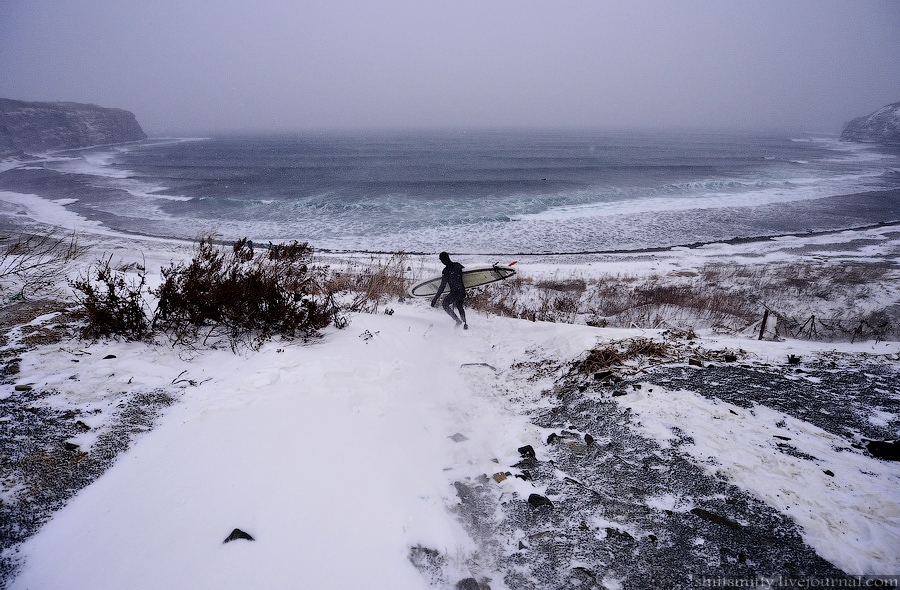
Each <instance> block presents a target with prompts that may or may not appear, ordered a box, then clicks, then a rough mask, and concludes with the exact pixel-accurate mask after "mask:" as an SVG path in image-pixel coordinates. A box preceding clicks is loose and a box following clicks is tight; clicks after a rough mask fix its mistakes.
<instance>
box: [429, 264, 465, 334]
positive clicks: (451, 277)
mask: <svg viewBox="0 0 900 590" xmlns="http://www.w3.org/2000/svg"><path fill="white" fill-rule="evenodd" d="M462 272H463V265H462V264H460V263H458V262H451V263H450V264H447V265H445V266H444V270H443V271H442V272H441V286H440V287H438V290H437V293H435V295H434V299H432V300H431V306H432V307H434V305H435V304H436V303H437V300H438V299H439V298H440V296H441V293H443V292H444V288H446V287H448V286H449V287H450V292H449V293H448V294H447V296H446V297H444V302H443V304H442V307H443V308H444V311H446V312H447V313H448V314H449V315H450V317H452V318H453V319H454V320H456V325H459V324H466V310H465V309H463V301H465V299H466V287H465V286H464V285H463V279H462ZM453 306H455V307H456V310H457V311H458V312H459V316H460V317H456V314H455V313H453ZM460 318H462V319H460ZM466 327H468V326H466Z"/></svg>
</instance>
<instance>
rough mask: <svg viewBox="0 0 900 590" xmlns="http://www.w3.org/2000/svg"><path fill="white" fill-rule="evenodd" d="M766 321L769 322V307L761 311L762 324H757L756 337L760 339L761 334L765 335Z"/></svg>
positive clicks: (761, 337)
mask: <svg viewBox="0 0 900 590" xmlns="http://www.w3.org/2000/svg"><path fill="white" fill-rule="evenodd" d="M768 322H769V309H768V308H766V310H765V311H764V312H763V319H762V324H760V326H759V338H758V339H759V340H762V339H763V336H765V334H766V324H767V323H768Z"/></svg>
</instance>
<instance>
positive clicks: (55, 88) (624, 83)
mask: <svg viewBox="0 0 900 590" xmlns="http://www.w3.org/2000/svg"><path fill="white" fill-rule="evenodd" d="M0 96H2V97H6V98H15V99H21V100H39V101H57V100H71V101H77V102H92V103H96V104H100V105H103V106H115V107H121V108H125V109H128V110H131V111H133V112H134V113H135V114H136V115H137V118H138V121H139V122H140V123H141V125H142V126H143V127H144V130H145V131H147V132H148V133H149V134H151V135H163V134H184V133H191V132H194V133H201V132H202V133H211V132H217V131H222V132H225V131H227V132H234V131H271V130H284V131H294V130H301V129H308V128H335V127H337V128H362V127H365V128H371V127H378V128H384V127H405V128H410V127H411V128H433V127H466V128H469V127H589V128H609V127H614V128H629V127H643V128H647V127H662V128H703V129H709V128H747V129H752V130H785V131H788V130H790V131H809V132H834V133H836V132H839V131H840V129H841V127H842V125H843V123H845V122H846V121H847V120H849V119H850V118H852V117H854V116H858V115H862V114H866V113H868V112H870V111H872V110H874V109H876V108H879V107H881V106H883V105H885V104H888V103H891V102H896V101H900V1H898V0H840V1H836V0H771V1H770V0H745V1H742V0H730V1H729V0H709V1H700V0H697V1H691V0H659V1H654V0H623V1H603V0H543V1H533V0H452V1H451V0H377V1H376V0H320V1H314V2H313V1H305V0H252V1H250V0H248V1H245V2H244V1H237V0H152V1H149V0H0Z"/></svg>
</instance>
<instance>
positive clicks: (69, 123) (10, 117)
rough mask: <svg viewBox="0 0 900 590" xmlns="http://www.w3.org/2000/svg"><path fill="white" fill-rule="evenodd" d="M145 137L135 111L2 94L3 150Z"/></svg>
mask: <svg viewBox="0 0 900 590" xmlns="http://www.w3.org/2000/svg"><path fill="white" fill-rule="evenodd" d="M146 138H147V135H146V134H145V133H144V131H143V130H142V129H141V126H140V125H139V124H138V122H137V120H136V119H135V117H134V114H133V113H130V112H128V111H125V110H122V109H110V108H104V107H99V106H96V105H92V104H80V103H74V102H23V101H20V100H10V99H7V98H0V153H15V152H20V151H25V152H44V151H49V150H63V149H71V148H79V147H89V146H95V145H108V144H114V143H125V142H128V141H139V140H142V139H146Z"/></svg>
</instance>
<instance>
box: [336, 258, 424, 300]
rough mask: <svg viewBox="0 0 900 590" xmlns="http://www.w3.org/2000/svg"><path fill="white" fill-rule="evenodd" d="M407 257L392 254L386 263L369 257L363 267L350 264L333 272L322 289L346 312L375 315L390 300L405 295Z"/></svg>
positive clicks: (407, 281)
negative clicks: (336, 300)
mask: <svg viewBox="0 0 900 590" xmlns="http://www.w3.org/2000/svg"><path fill="white" fill-rule="evenodd" d="M407 268H408V266H407V256H406V254H404V253H403V252H397V253H395V254H392V255H391V256H390V257H389V258H388V259H387V260H384V259H382V258H380V257H375V256H372V257H370V259H369V260H368V263H367V264H365V265H362V264H358V263H357V264H352V265H350V266H349V267H347V268H345V269H343V270H341V271H333V272H332V273H331V274H330V276H329V278H328V280H327V282H326V283H325V290H326V291H327V292H328V294H329V295H330V296H332V297H335V298H337V299H338V300H339V301H340V302H341V307H342V308H343V309H346V310H347V311H350V312H363V313H378V309H379V308H380V307H381V305H383V304H384V303H386V302H387V301H390V300H391V299H402V298H404V297H406V296H407V293H406V289H407V287H408V285H409V278H408V277H407Z"/></svg>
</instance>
